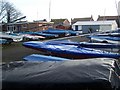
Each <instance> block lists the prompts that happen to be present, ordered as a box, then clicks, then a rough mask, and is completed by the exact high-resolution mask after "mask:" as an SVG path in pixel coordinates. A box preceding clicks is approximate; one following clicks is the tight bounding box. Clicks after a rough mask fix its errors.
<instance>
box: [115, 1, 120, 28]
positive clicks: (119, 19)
mask: <svg viewBox="0 0 120 90" xmlns="http://www.w3.org/2000/svg"><path fill="white" fill-rule="evenodd" d="M119 2H120V1H119ZM115 5H116V10H117V16H118V27H120V15H119V11H118V10H119V9H118V5H117V1H116V0H115Z"/></svg>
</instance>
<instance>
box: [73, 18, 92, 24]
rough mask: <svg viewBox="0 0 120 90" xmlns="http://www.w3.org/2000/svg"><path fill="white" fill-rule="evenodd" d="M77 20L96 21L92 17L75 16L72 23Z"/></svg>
mask: <svg viewBox="0 0 120 90" xmlns="http://www.w3.org/2000/svg"><path fill="white" fill-rule="evenodd" d="M77 21H94V20H93V18H92V17H85V18H74V19H72V20H71V23H72V24H74V23H76V22H77Z"/></svg>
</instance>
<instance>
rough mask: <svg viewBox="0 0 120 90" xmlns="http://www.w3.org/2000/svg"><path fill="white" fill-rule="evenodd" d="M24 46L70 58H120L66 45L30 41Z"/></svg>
mask: <svg viewBox="0 0 120 90" xmlns="http://www.w3.org/2000/svg"><path fill="white" fill-rule="evenodd" d="M23 45H24V46H26V47H29V48H33V49H38V50H41V49H42V50H44V51H48V52H51V53H56V54H57V55H60V54H63V55H69V57H71V55H72V56H74V57H75V56H76V57H80V56H82V55H86V56H90V57H109V58H120V54H118V53H110V52H106V51H101V50H96V49H91V48H83V47H79V46H75V45H64V44H55V45H53V44H50V43H47V42H39V41H30V42H24V43H23Z"/></svg>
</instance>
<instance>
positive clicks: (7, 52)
mask: <svg viewBox="0 0 120 90" xmlns="http://www.w3.org/2000/svg"><path fill="white" fill-rule="evenodd" d="M22 43H23V42H17V43H11V44H8V45H2V47H1V48H2V49H1V50H2V62H10V61H20V60H23V58H24V57H25V56H27V55H31V54H40V53H41V52H40V51H37V50H33V49H30V48H26V47H24V46H22Z"/></svg>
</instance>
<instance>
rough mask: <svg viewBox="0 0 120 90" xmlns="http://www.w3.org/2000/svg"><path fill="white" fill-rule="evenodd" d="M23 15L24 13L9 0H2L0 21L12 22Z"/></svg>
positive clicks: (0, 3) (0, 2)
mask: <svg viewBox="0 0 120 90" xmlns="http://www.w3.org/2000/svg"><path fill="white" fill-rule="evenodd" d="M20 17H22V13H21V12H20V11H19V10H17V9H16V8H15V6H14V5H13V4H12V3H10V2H7V1H5V0H4V1H0V22H5V23H10V22H14V21H16V20H17V19H18V18H20Z"/></svg>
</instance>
